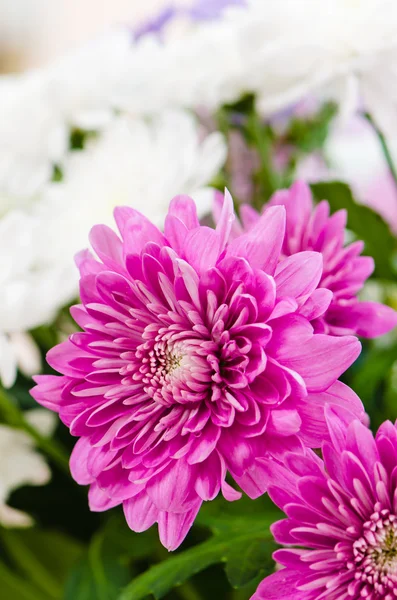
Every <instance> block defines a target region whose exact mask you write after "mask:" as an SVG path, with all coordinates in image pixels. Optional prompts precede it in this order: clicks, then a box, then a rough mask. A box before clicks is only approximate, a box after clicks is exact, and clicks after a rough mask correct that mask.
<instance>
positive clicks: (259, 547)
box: [226, 539, 275, 588]
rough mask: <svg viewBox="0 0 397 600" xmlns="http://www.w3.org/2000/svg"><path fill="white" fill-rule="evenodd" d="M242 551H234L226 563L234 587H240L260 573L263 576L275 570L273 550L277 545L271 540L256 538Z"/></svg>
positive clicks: (229, 578) (227, 572)
mask: <svg viewBox="0 0 397 600" xmlns="http://www.w3.org/2000/svg"><path fill="white" fill-rule="evenodd" d="M242 550H243V551H242V553H241V554H240V553H239V552H233V553H231V554H230V555H229V558H228V561H227V564H226V575H227V578H228V580H229V582H230V583H231V585H232V586H233V587H234V588H240V587H243V586H245V585H247V584H248V583H250V582H251V581H252V580H253V579H255V578H256V577H258V574H259V573H260V574H261V575H262V578H263V577H265V575H269V574H270V573H272V572H273V570H274V561H273V559H272V552H273V551H274V550H275V545H274V544H273V543H272V542H269V540H265V539H254V540H252V541H251V542H249V543H248V544H247V545H245V546H244V548H242Z"/></svg>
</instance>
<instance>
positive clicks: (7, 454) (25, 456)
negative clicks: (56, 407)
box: [0, 409, 56, 527]
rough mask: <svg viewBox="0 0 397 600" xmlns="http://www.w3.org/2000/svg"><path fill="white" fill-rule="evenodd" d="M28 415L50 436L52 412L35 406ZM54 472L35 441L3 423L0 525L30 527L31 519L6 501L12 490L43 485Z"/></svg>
mask: <svg viewBox="0 0 397 600" xmlns="http://www.w3.org/2000/svg"><path fill="white" fill-rule="evenodd" d="M25 417H26V419H27V420H28V421H29V423H30V424H31V425H33V426H34V427H35V428H36V429H37V430H38V431H39V432H40V433H41V434H42V435H45V436H50V435H51V434H52V433H53V431H54V429H55V426H56V419H54V418H53V417H54V415H52V414H50V413H49V411H46V410H42V409H33V410H30V411H27V412H25ZM50 478H51V471H50V468H49V467H48V465H47V463H46V462H45V460H44V458H43V457H42V456H41V455H40V454H38V453H37V452H36V451H35V448H34V442H33V441H32V438H31V437H29V435H28V434H27V433H25V432H24V431H20V430H18V429H14V428H12V427H8V426H7V425H2V424H0V524H1V525H3V526H5V527H28V526H29V525H32V524H33V521H32V518H31V517H30V516H29V515H27V514H26V513H24V512H21V511H20V510H17V509H15V508H12V507H11V506H9V505H8V504H7V501H8V499H9V496H10V494H11V492H13V491H14V490H16V489H17V488H19V487H21V486H24V485H44V484H46V483H47V482H48V481H49V480H50Z"/></svg>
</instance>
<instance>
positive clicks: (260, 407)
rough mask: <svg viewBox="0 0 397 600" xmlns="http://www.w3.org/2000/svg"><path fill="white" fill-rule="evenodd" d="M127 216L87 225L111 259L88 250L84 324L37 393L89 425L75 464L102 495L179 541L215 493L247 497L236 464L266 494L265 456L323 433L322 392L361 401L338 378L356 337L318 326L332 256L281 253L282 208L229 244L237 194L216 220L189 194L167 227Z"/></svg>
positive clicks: (345, 401)
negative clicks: (211, 223) (230, 480)
mask: <svg viewBox="0 0 397 600" xmlns="http://www.w3.org/2000/svg"><path fill="white" fill-rule="evenodd" d="M115 219H116V222H117V226H118V229H119V232H120V237H119V236H117V235H116V233H114V232H113V231H112V230H111V229H109V228H108V227H106V226H104V225H98V226H96V227H94V228H93V230H92V231H91V235H90V241H91V244H92V247H93V249H94V250H95V253H96V255H97V257H98V259H99V260H97V259H96V258H94V257H93V256H92V255H91V254H90V253H89V252H88V251H85V252H83V253H82V254H80V255H79V256H78V259H77V263H78V266H79V268H80V272H81V285H80V293H81V300H82V305H79V306H76V307H74V308H73V309H72V315H73V317H74V319H75V320H76V322H77V323H78V324H79V325H80V327H81V328H82V329H83V333H76V334H74V335H72V336H71V337H70V339H69V340H68V341H66V342H64V343H62V344H60V345H59V346H57V347H55V348H54V349H53V350H51V351H50V352H49V354H48V362H49V364H50V365H51V366H52V367H53V368H54V369H56V370H57V371H59V372H60V373H62V374H63V377H57V376H40V377H37V378H36V382H37V383H38V386H37V387H36V388H34V390H33V396H34V397H35V398H36V400H37V401H38V402H39V403H40V404H43V405H44V406H46V407H48V408H50V409H52V410H55V411H57V412H59V414H60V418H61V419H62V421H63V422H64V423H65V424H66V425H67V426H69V427H70V431H71V433H72V435H75V436H78V437H80V440H79V441H78V442H77V444H76V447H75V449H74V452H73V454H72V457H71V470H72V474H73V476H74V478H75V479H76V481H78V482H79V483H81V484H90V493H89V501H90V506H91V509H92V510H96V511H100V510H106V509H107V508H110V507H112V506H115V505H118V504H121V503H122V504H123V507H124V512H125V515H126V519H127V521H128V523H129V525H130V527H131V528H132V529H133V530H135V531H143V530H145V529H147V528H148V527H150V526H151V525H152V524H153V523H155V522H156V521H157V522H158V524H159V532H160V538H161V540H162V542H163V544H164V545H165V546H166V547H168V548H169V549H174V548H176V547H177V546H178V545H179V544H180V543H181V541H182V540H183V539H184V537H185V535H186V533H187V531H188V530H189V528H190V526H191V525H192V523H193V521H194V518H195V516H196V514H197V512H198V510H199V508H200V506H201V504H202V502H203V500H211V499H213V498H215V496H216V495H217V494H218V493H219V492H220V491H222V493H223V495H224V496H225V498H227V499H228V500H235V499H238V498H239V496H240V494H239V493H238V492H236V491H235V490H234V489H233V488H231V487H230V485H228V484H227V483H226V481H225V476H226V472H227V471H229V472H230V473H231V475H232V476H233V477H234V479H235V481H236V482H238V483H239V484H240V485H241V487H242V488H243V489H245V490H246V491H247V493H250V494H251V495H252V496H255V495H259V494H260V493H261V492H262V491H263V482H262V480H261V466H260V465H259V464H258V465H257V464H256V458H257V457H264V456H267V455H274V456H278V455H280V453H282V452H284V451H285V449H288V448H291V447H299V445H300V444H302V443H303V444H306V445H309V446H311V447H314V446H316V447H318V446H319V445H320V444H321V441H322V439H323V437H324V435H326V434H327V429H326V427H325V421H324V416H323V407H324V405H325V403H331V404H332V403H333V404H342V405H344V406H347V407H348V408H349V410H350V411H351V412H352V413H354V414H355V415H357V416H359V417H360V416H361V415H362V414H363V408H362V405H361V402H360V401H359V400H358V398H357V396H356V395H355V394H354V393H353V392H352V391H351V390H350V389H349V388H347V387H346V386H344V385H343V384H342V383H340V382H338V381H336V380H337V378H338V377H339V375H340V374H341V373H342V372H343V371H344V370H345V369H346V368H347V367H348V366H350V365H351V363H352V362H353V361H354V360H355V358H357V356H358V354H359V352H360V344H359V342H358V341H357V339H356V338H355V337H349V336H346V337H344V338H340V337H334V336H329V335H322V334H314V332H313V328H312V326H311V324H310V321H311V320H313V319H314V318H317V317H320V316H321V315H322V314H323V312H324V311H325V310H326V309H327V307H328V305H329V302H330V300H331V296H332V294H331V292H329V291H328V290H324V289H318V283H319V281H320V279H321V276H322V257H321V254H318V253H316V252H302V253H298V254H295V255H294V256H292V257H290V258H289V259H286V260H285V261H283V262H282V263H280V261H279V255H280V252H281V247H282V244H283V239H284V230H285V209H284V207H280V206H276V207H272V208H270V209H269V210H268V211H267V212H266V214H264V215H263V216H262V217H261V219H260V220H259V221H258V223H257V225H256V226H255V227H254V228H253V229H252V230H251V231H250V232H249V233H247V234H245V235H242V236H240V237H239V238H238V239H236V240H234V241H232V242H230V243H229V235H230V230H231V227H232V222H233V219H234V212H233V202H232V199H231V197H230V194H228V193H227V194H226V200H225V202H224V205H223V209H222V214H221V216H220V220H219V223H218V226H217V229H216V230H213V229H210V228H208V227H203V226H200V224H199V222H198V218H197V213H196V208H195V205H194V202H193V201H192V200H191V199H190V198H187V197H178V198H175V199H174V200H173V201H172V202H171V205H170V209H169V213H168V216H167V218H166V221H165V231H164V234H163V233H162V232H161V231H160V230H159V229H157V228H156V227H155V226H154V225H153V224H152V223H150V222H149V221H148V220H147V219H146V218H145V217H144V216H143V215H141V214H140V213H138V212H137V211H135V210H133V209H132V208H118V209H116V211H115Z"/></svg>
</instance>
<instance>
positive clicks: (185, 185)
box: [35, 111, 226, 297]
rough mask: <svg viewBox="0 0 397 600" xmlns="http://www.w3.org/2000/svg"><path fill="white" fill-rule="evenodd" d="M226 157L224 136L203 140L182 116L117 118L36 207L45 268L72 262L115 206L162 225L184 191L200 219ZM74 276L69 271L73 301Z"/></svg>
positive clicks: (66, 166) (207, 208)
mask: <svg viewBox="0 0 397 600" xmlns="http://www.w3.org/2000/svg"><path fill="white" fill-rule="evenodd" d="M225 160H226V144H225V141H224V139H223V137H222V135H221V134H220V133H218V132H214V133H211V134H210V135H208V136H207V137H205V135H204V134H203V132H201V130H200V127H199V125H198V123H197V121H196V119H195V118H194V117H193V115H191V114H189V113H187V112H184V111H166V112H164V113H162V114H160V115H157V116H155V117H154V118H152V119H133V118H130V117H127V116H124V117H119V118H115V119H114V120H113V121H112V122H111V123H110V124H109V125H108V126H107V127H106V128H105V129H104V130H103V132H102V134H101V135H100V136H99V137H98V138H97V139H92V140H90V141H89V142H88V143H87V146H86V148H85V150H84V151H83V152H74V153H71V154H70V155H69V157H68V159H67V160H66V162H65V164H64V180H63V181H62V182H59V183H53V184H51V185H50V186H49V187H48V189H47V191H46V194H45V195H44V196H43V200H42V202H41V203H40V204H38V205H37V211H36V213H35V214H36V216H38V217H39V220H40V221H41V223H42V224H43V225H44V227H45V229H46V232H45V234H44V235H43V236H42V237H41V240H42V242H43V244H42V256H43V263H47V264H53V265H58V266H61V265H62V264H64V265H67V264H70V265H72V259H73V256H74V254H75V252H77V251H78V250H80V249H82V248H84V247H85V246H86V245H87V240H88V233H89V230H90V229H91V227H92V225H93V224H95V223H107V224H112V222H113V209H114V207H115V206H118V205H130V206H133V207H134V208H136V209H137V210H139V211H141V212H142V213H144V214H145V215H146V216H147V217H149V218H150V219H151V220H152V221H154V222H155V223H156V224H157V225H158V226H162V225H163V219H164V216H165V214H166V212H167V208H168V204H169V202H170V200H171V198H172V197H173V196H175V195H177V194H184V193H185V194H190V195H194V196H195V198H196V200H197V202H198V208H199V212H200V213H201V214H200V216H203V215H204V214H205V213H208V212H210V210H211V200H212V194H211V192H210V191H209V190H208V192H207V191H206V186H207V185H208V184H209V183H210V182H211V180H212V179H213V178H214V176H215V175H217V173H218V172H219V170H220V168H221V167H222V165H223V164H224V162H225ZM48 248H51V253H50V254H49V253H48ZM76 277H77V273H74V272H73V277H72V279H71V290H70V293H71V297H73V295H74V294H75V293H76V289H77V288H76Z"/></svg>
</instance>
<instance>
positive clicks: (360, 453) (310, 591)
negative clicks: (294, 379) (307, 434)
mask: <svg viewBox="0 0 397 600" xmlns="http://www.w3.org/2000/svg"><path fill="white" fill-rule="evenodd" d="M326 416H327V420H328V425H329V430H330V437H331V442H330V443H328V442H327V443H325V444H324V445H323V457H324V462H323V461H322V460H321V459H320V458H319V457H318V456H316V455H315V454H314V453H313V452H312V451H311V450H309V451H306V455H305V456H303V455H302V454H300V455H299V454H295V453H288V454H286V455H285V466H284V465H281V464H278V463H277V461H273V462H272V463H270V462H269V463H268V464H267V468H268V477H269V478H271V479H272V480H273V481H274V482H277V483H276V484H275V485H273V486H271V487H270V488H269V494H270V496H271V497H272V499H273V501H274V502H275V503H276V504H277V505H278V506H279V507H280V508H281V509H282V510H283V511H284V512H285V513H286V515H287V517H288V518H287V519H285V520H283V521H279V522H277V523H275V524H274V525H273V526H272V528H271V529H272V532H273V535H274V537H275V539H276V541H277V542H279V543H280V544H285V545H288V546H298V548H291V547H290V548H288V549H281V550H277V551H276V552H275V554H274V559H275V560H276V561H277V562H278V563H279V564H281V565H283V567H284V568H282V569H281V570H280V571H278V572H276V573H275V574H273V575H271V576H270V577H267V578H266V579H265V580H264V581H263V582H262V583H261V584H260V586H259V588H258V590H257V592H256V594H255V595H254V596H253V598H252V600H275V599H276V598H277V599H279V598H283V599H284V600H360V599H362V598H366V599H367V600H394V599H395V598H397V478H396V475H397V427H396V426H395V425H393V424H392V423H391V422H390V421H386V422H385V423H383V425H382V426H381V427H380V428H379V430H378V433H377V435H376V437H375V439H374V437H373V435H372V433H371V432H370V430H369V429H367V428H366V427H365V426H364V425H363V424H361V423H360V422H359V421H353V422H350V424H349V423H348V422H346V419H345V416H344V413H343V411H342V410H341V409H340V408H339V409H336V410H335V409H332V408H330V407H328V408H326ZM302 548H303V549H302Z"/></svg>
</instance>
